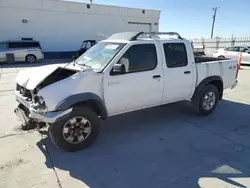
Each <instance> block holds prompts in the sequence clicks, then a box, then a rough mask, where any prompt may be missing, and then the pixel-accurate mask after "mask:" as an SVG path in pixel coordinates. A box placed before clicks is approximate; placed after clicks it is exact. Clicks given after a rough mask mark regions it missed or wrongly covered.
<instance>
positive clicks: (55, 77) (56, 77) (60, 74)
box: [37, 67, 78, 90]
mask: <svg viewBox="0 0 250 188" xmlns="http://www.w3.org/2000/svg"><path fill="white" fill-rule="evenodd" d="M77 72H78V71H77V70H71V69H64V68H61V67H59V68H58V69H56V70H55V71H54V72H53V73H52V74H50V75H49V76H48V77H47V78H45V80H43V81H42V83H40V84H39V85H38V86H37V89H39V90H40V89H42V88H44V87H46V86H48V85H50V84H53V83H55V82H58V81H60V80H63V79H65V78H68V77H70V76H72V75H73V74H75V73H77Z"/></svg>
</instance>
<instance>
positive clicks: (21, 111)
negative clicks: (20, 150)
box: [14, 92, 73, 123]
mask: <svg viewBox="0 0 250 188" xmlns="http://www.w3.org/2000/svg"><path fill="white" fill-rule="evenodd" d="M15 95H16V100H17V101H18V102H19V103H20V104H21V105H19V106H18V107H17V108H16V109H15V110H14V112H15V114H16V115H17V117H18V118H19V119H20V120H21V121H22V122H23V123H27V122H28V120H29V119H32V120H34V121H36V122H44V123H55V122H56V121H60V120H62V119H63V118H66V117H67V116H69V115H70V113H71V112H72V110H73V108H69V109H67V110H65V111H57V112H46V113H41V112H38V111H37V110H35V109H33V108H32V107H30V102H29V101H27V98H26V97H23V96H21V95H20V94H19V93H17V92H16V93H15Z"/></svg>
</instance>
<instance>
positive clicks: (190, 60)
mask: <svg viewBox="0 0 250 188" xmlns="http://www.w3.org/2000/svg"><path fill="white" fill-rule="evenodd" d="M160 34H165V35H177V36H178V39H175V38H170V39H161V38H160V37H159V35H160ZM237 73H238V66H237V60H217V59H216V58H203V57H198V58H196V59H195V57H194V55H193V49H192V45H191V43H190V42H189V41H188V40H185V39H182V38H181V37H180V35H179V34H178V33H174V32H168V33H142V32H140V33H137V32H125V33H116V34H114V35H112V36H111V37H109V38H108V39H106V40H104V41H101V42H99V43H97V44H96V45H95V46H93V47H92V48H91V49H90V50H88V51H87V52H85V53H84V54H83V55H82V56H80V57H79V58H78V59H77V60H76V61H75V62H71V63H68V64H63V65H47V66H43V67H39V68H34V69H30V70H23V71H20V72H19V73H18V75H17V78H16V81H17V86H16V91H15V95H16V99H17V101H18V102H19V105H18V107H17V108H16V109H15V113H16V114H17V115H18V117H19V118H20V119H21V120H22V121H23V125H22V126H23V128H25V129H30V128H32V127H33V126H32V125H34V124H37V125H40V126H41V125H45V124H46V125H48V126H49V135H50V138H51V140H52V142H53V143H54V144H55V145H56V146H57V147H59V148H62V149H63V150H65V151H77V150H81V149H84V148H87V147H88V146H90V145H91V144H92V143H93V141H94V140H95V139H96V138H97V135H98V133H99V129H100V120H101V119H102V120H105V119H107V117H109V116H113V115H117V114H123V113H126V112H131V111H135V110H140V109H144V108H148V107H153V106H158V105H162V104H167V103H172V102H176V101H182V100H189V101H191V102H192V103H193V106H194V108H195V109H196V111H197V112H198V113H199V114H200V115H208V114H210V113H212V112H213V111H214V109H215V108H216V106H217V103H218V101H219V100H220V99H222V96H223V90H224V89H226V88H233V87H235V86H236V84H237Z"/></svg>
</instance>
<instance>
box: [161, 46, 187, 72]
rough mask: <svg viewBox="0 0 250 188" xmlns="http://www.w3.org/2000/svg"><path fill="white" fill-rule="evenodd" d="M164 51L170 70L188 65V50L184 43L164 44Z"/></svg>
mask: <svg viewBox="0 0 250 188" xmlns="http://www.w3.org/2000/svg"><path fill="white" fill-rule="evenodd" d="M163 49H164V54H165V60H166V65H167V67H168V68H175V67H184V66H186V65H187V64H188V58H187V50H186V46H185V44H184V43H164V44H163Z"/></svg>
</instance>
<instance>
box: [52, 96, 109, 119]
mask: <svg viewBox="0 0 250 188" xmlns="http://www.w3.org/2000/svg"><path fill="white" fill-rule="evenodd" d="M87 101H94V103H95V104H96V106H97V107H98V108H99V110H100V115H101V118H102V119H106V118H107V117H108V112H107V109H106V106H105V103H104V101H103V100H102V99H101V98H100V97H99V96H98V95H96V94H94V93H79V94H75V95H71V96H69V97H67V98H65V99H64V100H62V101H61V102H60V103H59V104H58V105H57V106H56V108H55V110H56V111H62V110H66V109H68V108H70V107H72V106H73V105H75V104H77V103H84V102H87Z"/></svg>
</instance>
